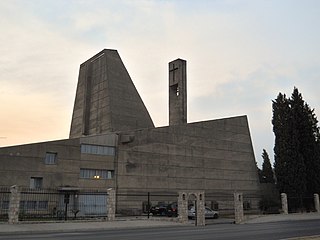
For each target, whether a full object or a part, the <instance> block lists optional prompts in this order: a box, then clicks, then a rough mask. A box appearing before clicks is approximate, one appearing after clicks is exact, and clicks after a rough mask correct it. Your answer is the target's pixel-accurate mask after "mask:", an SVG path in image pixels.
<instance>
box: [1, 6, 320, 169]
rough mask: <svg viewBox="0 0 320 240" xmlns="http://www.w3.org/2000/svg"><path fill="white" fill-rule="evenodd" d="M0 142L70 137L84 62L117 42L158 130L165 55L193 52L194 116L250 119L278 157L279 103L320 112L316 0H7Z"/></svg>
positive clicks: (162, 118) (164, 102) (163, 112)
mask: <svg viewBox="0 0 320 240" xmlns="http://www.w3.org/2000/svg"><path fill="white" fill-rule="evenodd" d="M0 29H1V34H0V84H1V85H0V86H1V87H0V109H1V115H0V146H8V145H17V144H24V143H31V142H41V141H47V140H56V139H65V138H68V135H69V128H70V123H71V114H72V109H73V103H74V97H75V91H76V84H77V78H78V71H79V66H80V64H81V63H82V62H84V61H86V60H87V59H88V58H90V57H91V56H93V55H94V54H96V53H97V52H99V51H101V50H102V49H104V48H110V49H116V50H118V52H119V54H120V56H121V58H122V60H123V62H124V64H125V66H126V67H127V70H128V72H129V74H130V76H131V78H132V80H133V82H134V84H135V86H136V88H137V89H138V91H139V93H140V95H141V97H142V99H143V101H144V103H145V105H146V106H147V108H148V110H149V113H150V114H151V117H152V119H153V121H154V123H155V125H156V126H165V125H168V62H169V61H172V60H174V59H176V58H182V59H185V60H187V74H188V77H187V78H188V79H187V81H188V82H187V84H188V122H194V121H201V120H209V119H218V118H224V117H230V116H237V115H247V116H248V119H249V124H250V131H251V136H252V140H253V146H254V151H255V156H256V160H257V162H258V164H259V165H261V161H262V160H261V153H262V149H263V148H265V149H266V150H267V152H268V153H269V155H270V158H271V160H272V161H273V146H274V135H273V132H272V125H271V118H272V100H273V99H275V98H276V96H277V95H278V93H279V92H282V93H286V94H287V95H291V93H292V91H293V88H294V86H296V87H297V88H298V89H299V91H300V92H301V93H302V95H303V97H304V99H305V101H306V102H307V103H308V104H309V105H310V106H311V107H312V108H315V110H316V115H317V116H318V117H319V116H320V110H319V108H320V97H319V95H320V31H319V29H320V1H318V0H299V1H295V0H265V1H264V0H259V1H258V0H226V1H222V0H211V1H209V0H208V1H199V0H198V1H191V0H190V1H187V0H180V1H174V0H173V1H165V0H163V1H160V0H158V1H143V0H136V1H132V0H131V1H119V0H115V1H111V0H110V1H107V0H90V1H89V0H86V1H81V0H74V1H72V0H52V1H46V0H38V1H36V0H28V1H26V0H20V1H15V0H1V1H0Z"/></svg>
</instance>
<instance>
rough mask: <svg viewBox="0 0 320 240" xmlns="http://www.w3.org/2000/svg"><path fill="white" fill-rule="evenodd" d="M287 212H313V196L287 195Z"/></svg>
mask: <svg viewBox="0 0 320 240" xmlns="http://www.w3.org/2000/svg"><path fill="white" fill-rule="evenodd" d="M287 201H288V212H289V213H298V212H315V211H316V210H315V203H314V197H313V196H301V197H298V196H297V195H294V194H287Z"/></svg>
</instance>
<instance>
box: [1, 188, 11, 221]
mask: <svg viewBox="0 0 320 240" xmlns="http://www.w3.org/2000/svg"><path fill="white" fill-rule="evenodd" d="M9 200H10V189H9V188H6V187H1V188H0V221H8V211H9Z"/></svg>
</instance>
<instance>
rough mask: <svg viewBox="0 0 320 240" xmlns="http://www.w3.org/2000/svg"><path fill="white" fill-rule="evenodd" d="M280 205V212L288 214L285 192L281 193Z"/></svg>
mask: <svg viewBox="0 0 320 240" xmlns="http://www.w3.org/2000/svg"><path fill="white" fill-rule="evenodd" d="M281 205H282V213H283V214H288V200H287V194H286V193H281Z"/></svg>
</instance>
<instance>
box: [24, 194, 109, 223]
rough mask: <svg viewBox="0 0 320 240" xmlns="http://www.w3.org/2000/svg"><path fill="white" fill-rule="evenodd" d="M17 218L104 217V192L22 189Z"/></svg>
mask: <svg viewBox="0 0 320 240" xmlns="http://www.w3.org/2000/svg"><path fill="white" fill-rule="evenodd" d="M20 194H21V195H20V196H21V197H20V206H19V220H20V221H24V220H68V219H87V218H102V217H106V216H107V193H106V192H93V191H58V190H52V189H22V191H21V193H20Z"/></svg>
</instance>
